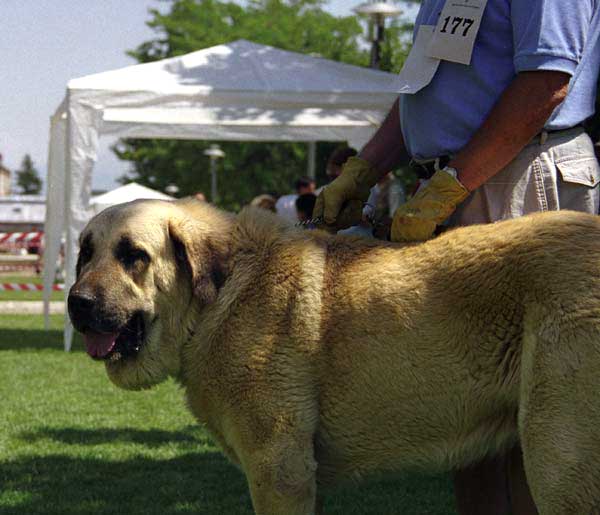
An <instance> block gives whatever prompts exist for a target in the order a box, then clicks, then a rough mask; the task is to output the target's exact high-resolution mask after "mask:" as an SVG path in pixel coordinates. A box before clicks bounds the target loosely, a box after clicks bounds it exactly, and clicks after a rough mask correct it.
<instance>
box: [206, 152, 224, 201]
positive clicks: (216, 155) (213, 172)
mask: <svg viewBox="0 0 600 515" xmlns="http://www.w3.org/2000/svg"><path fill="white" fill-rule="evenodd" d="M204 155H205V156H208V157H209V158H210V201H211V202H212V203H213V204H216V202H217V197H218V194H217V160H218V159H221V158H223V157H225V152H223V151H222V150H221V149H220V148H219V145H215V144H212V145H211V146H210V147H209V148H207V149H206V150H205V151H204Z"/></svg>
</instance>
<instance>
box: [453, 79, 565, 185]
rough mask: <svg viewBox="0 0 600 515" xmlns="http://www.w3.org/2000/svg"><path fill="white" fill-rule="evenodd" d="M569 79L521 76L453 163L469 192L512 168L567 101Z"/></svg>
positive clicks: (501, 98) (506, 91)
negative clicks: (522, 151)
mask: <svg viewBox="0 0 600 515" xmlns="http://www.w3.org/2000/svg"><path fill="white" fill-rule="evenodd" d="M568 86H569V75H567V74H566V73H561V72H552V71H536V72H525V73H520V74H519V75H517V77H516V78H515V79H514V80H513V82H512V83H511V84H510V85H509V86H508V87H507V88H506V90H505V91H504V93H503V94H502V96H501V97H500V100H499V101H498V103H497V104H496V105H495V106H494V108H493V109H492V111H491V112H490V114H489V116H488V117H487V119H486V120H485V122H484V123H483V125H482V126H481V127H480V128H479V130H478V131H477V132H476V133H475V135H474V136H473V137H472V138H471V140H470V141H469V143H467V145H466V146H465V147H464V148H463V149H462V150H461V151H460V152H459V153H458V154H457V155H456V156H455V157H454V158H453V159H452V161H450V163H449V165H448V166H451V167H453V168H456V169H457V170H458V179H459V180H460V182H461V183H462V184H463V185H464V186H465V187H466V188H467V189H468V190H469V191H473V190H474V189H476V188H478V187H479V186H481V185H482V184H483V183H485V182H486V181H487V180H488V179H490V178H491V177H493V176H494V175H496V174H497V173H498V172H499V171H500V170H502V169H503V168H504V167H505V166H506V165H508V164H509V163H510V162H511V161H512V160H513V159H514V158H515V157H516V156H517V155H518V154H519V152H521V150H523V148H525V146H526V145H527V144H528V143H529V142H531V140H532V139H533V137H534V136H535V135H536V134H538V133H539V132H540V131H541V130H542V129H543V128H544V125H545V123H546V121H547V120H548V118H549V117H550V116H551V114H552V112H553V111H554V109H555V108H556V107H557V106H558V105H559V104H560V103H561V102H562V101H563V100H564V98H565V96H566V94H567V90H568Z"/></svg>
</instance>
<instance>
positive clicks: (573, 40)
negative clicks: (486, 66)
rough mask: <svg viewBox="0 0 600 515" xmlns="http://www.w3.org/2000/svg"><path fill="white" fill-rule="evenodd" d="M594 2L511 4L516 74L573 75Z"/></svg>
mask: <svg viewBox="0 0 600 515" xmlns="http://www.w3.org/2000/svg"><path fill="white" fill-rule="evenodd" d="M596 1H597V0H577V1H576V2H574V1H572V0H512V2H511V21H512V27H513V45H514V65H515V70H516V71H517V73H518V72H522V71H535V70H551V71H560V72H565V73H568V74H569V75H573V74H574V72H575V69H576V68H577V65H578V64H579V61H580V60H581V56H582V54H583V50H584V47H585V42H586V39H587V35H588V31H589V29H590V24H591V20H592V16H593V14H594V9H595V5H594V4H595V2H596Z"/></svg>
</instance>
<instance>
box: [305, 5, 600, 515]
mask: <svg viewBox="0 0 600 515" xmlns="http://www.w3.org/2000/svg"><path fill="white" fill-rule="evenodd" d="M408 62H409V63H410V64H411V65H410V66H406V67H405V69H404V70H403V72H402V73H401V77H400V78H399V80H400V81H401V84H402V87H403V89H402V91H408V92H410V93H411V94H402V95H400V97H399V99H398V100H397V101H396V102H395V103H394V105H393V107H392V109H391V111H390V112H389V113H388V116H387V117H386V119H385V121H384V122H383V124H382V126H381V127H380V128H379V130H378V131H377V133H376V134H375V135H374V136H373V138H372V139H371V141H370V142H369V143H367V145H366V146H365V147H364V148H363V149H362V150H361V151H360V153H359V154H358V156H356V157H351V158H350V159H349V160H348V162H347V163H346V165H345V166H344V168H343V171H342V173H341V175H340V176H339V177H338V178H337V179H336V180H335V181H333V182H332V183H331V184H330V185H329V186H327V187H326V188H325V189H324V190H323V191H322V192H321V194H320V195H319V198H318V199H317V204H316V206H315V211H314V216H315V217H319V216H321V217H323V218H324V221H325V226H326V228H328V229H329V230H338V229H340V228H343V227H344V226H347V225H351V224H353V223H355V222H356V221H358V220H360V218H361V213H362V206H363V203H364V202H366V200H367V198H368V195H369V191H370V189H371V187H372V186H373V185H374V184H375V183H376V182H377V180H378V178H379V177H380V176H381V175H382V174H383V173H386V172H387V171H389V170H391V169H393V168H395V167H396V166H398V165H401V164H408V163H409V161H410V160H411V159H412V161H413V165H414V166H415V168H416V170H417V173H418V174H419V175H420V176H421V177H422V178H423V179H429V181H428V183H427V184H426V185H425V186H424V187H422V188H421V189H420V190H419V191H418V192H417V193H416V194H415V195H414V196H413V197H412V198H411V199H410V200H409V201H408V202H407V203H405V204H404V205H402V206H401V207H399V208H398V209H397V210H396V212H395V214H394V217H393V222H392V229H391V239H392V240H394V241H401V242H402V241H419V240H426V239H428V238H430V237H432V236H433V234H434V231H435V230H436V228H437V226H439V225H440V224H442V223H444V222H445V223H447V224H448V225H450V226H457V225H469V224H473V223H490V222H494V221H497V220H502V219H507V218H514V217H518V216H521V215H525V214H528V213H533V212H536V211H547V210H557V209H574V210H578V211H585V212H589V213H597V212H598V204H599V191H598V182H599V180H600V168H599V165H598V163H597V161H596V159H595V157H594V149H593V145H592V142H591V140H590V138H589V137H588V136H587V135H586V134H585V133H584V131H583V129H582V127H581V124H582V123H583V121H584V120H586V119H587V118H588V117H590V116H592V115H593V114H594V100H595V96H596V89H597V81H598V71H599V67H600V3H599V2H598V1H597V0H580V1H578V2H566V1H564V0H512V1H509V0H487V1H486V0H473V1H470V2H469V3H468V5H467V4H466V3H459V2H453V1H450V0H423V2H422V4H421V8H420V10H419V13H418V16H417V19H416V24H415V37H414V45H413V51H411V55H410V56H409V58H408ZM411 70H418V72H419V73H412V72H411ZM455 492H456V495H457V504H458V508H459V512H460V513H461V514H480V513H485V514H486V515H506V514H508V513H510V512H511V508H512V510H513V514H515V515H521V514H523V515H525V514H527V515H530V514H531V513H535V512H536V510H535V507H533V504H532V500H531V498H530V497H529V493H528V490H527V485H526V481H525V476H524V472H523V465H522V463H521V456H520V451H519V450H518V449H514V450H513V451H511V453H510V459H507V458H503V457H500V458H498V459H488V460H486V461H484V462H483V463H480V464H476V465H474V466H472V467H470V468H469V469H467V470H463V471H460V472H459V473H457V475H456V477H455Z"/></svg>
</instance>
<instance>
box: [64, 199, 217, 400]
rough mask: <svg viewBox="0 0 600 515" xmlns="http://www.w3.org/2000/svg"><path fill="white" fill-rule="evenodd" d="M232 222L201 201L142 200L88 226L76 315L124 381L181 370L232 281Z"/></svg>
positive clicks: (141, 382) (72, 303) (150, 380)
mask: <svg viewBox="0 0 600 515" xmlns="http://www.w3.org/2000/svg"><path fill="white" fill-rule="evenodd" d="M224 225H225V220H224V217H223V214H222V213H220V212H218V211H217V210H215V209H213V208H210V207H209V206H206V205H205V206H202V205H201V204H200V203H198V202H188V203H170V202H162V201H136V202H131V203H128V204H122V205H119V206H116V207H113V208H109V209H107V210H105V211H103V212H102V213H100V214H99V215H98V216H96V217H95V218H94V219H92V220H91V221H90V223H89V224H88V226H87V227H86V228H85V229H84V230H83V232H82V234H81V237H80V251H79V258H78V261H77V279H76V282H75V284H74V285H73V287H72V288H71V290H70V292H69V298H68V309H69V316H70V318H71V321H72V322H73V325H74V327H75V329H77V330H78V331H79V332H80V333H82V334H83V338H84V342H85V346H86V350H87V352H88V354H89V355H90V356H91V357H93V358H94V359H98V360H103V361H105V363H106V369H107V372H108V375H109V377H110V378H111V380H112V381H113V382H115V383H116V384H117V385H118V386H121V387H123V388H129V389H138V388H145V387H149V386H151V385H153V384H156V383H158V382H160V381H162V380H164V379H165V378H166V377H167V376H168V375H177V374H178V372H179V369H180V351H181V347H182V345H183V344H184V343H185V342H186V341H187V340H188V339H189V337H190V333H191V331H193V327H192V324H193V322H194V320H195V319H196V318H197V315H198V312H199V311H200V310H201V309H202V307H203V306H206V305H207V304H210V303H211V302H213V301H214V300H215V298H216V297H217V294H218V289H219V287H220V285H221V284H222V282H223V281H224V272H223V262H224V254H225V252H226V250H225V248H224V245H225V244H224V243H223V241H224V239H225V235H224V234H222V232H224V231H226V229H225V228H224ZM220 233H221V234H220Z"/></svg>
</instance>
